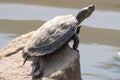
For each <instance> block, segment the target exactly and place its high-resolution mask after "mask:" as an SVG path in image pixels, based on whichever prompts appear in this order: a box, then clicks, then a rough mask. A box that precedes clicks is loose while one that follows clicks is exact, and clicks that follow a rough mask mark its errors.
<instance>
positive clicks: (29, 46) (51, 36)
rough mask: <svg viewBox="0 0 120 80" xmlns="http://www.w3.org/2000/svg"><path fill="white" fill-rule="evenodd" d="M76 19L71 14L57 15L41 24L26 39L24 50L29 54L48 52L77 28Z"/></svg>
mask: <svg viewBox="0 0 120 80" xmlns="http://www.w3.org/2000/svg"><path fill="white" fill-rule="evenodd" d="M77 23H78V21H77V19H76V18H75V17H74V16H72V15H65V16H57V17H55V18H53V19H52V20H50V21H48V22H46V23H45V24H43V25H42V26H41V27H40V28H39V29H38V30H36V31H35V33H34V34H33V35H32V37H31V38H30V39H29V40H28V41H27V43H26V44H25V47H24V52H25V53H26V54H27V55H29V56H43V55H46V54H50V53H52V52H54V51H55V50H57V49H58V48H60V47H61V46H62V45H64V44H65V43H67V42H68V41H69V40H70V39H71V37H72V35H73V34H74V33H75V32H76V30H77Z"/></svg>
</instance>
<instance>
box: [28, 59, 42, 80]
mask: <svg viewBox="0 0 120 80" xmlns="http://www.w3.org/2000/svg"><path fill="white" fill-rule="evenodd" d="M30 75H31V76H32V80H34V79H37V78H40V77H41V76H42V73H41V71H40V58H39V57H35V58H34V60H33V67H32V72H31V74H30Z"/></svg>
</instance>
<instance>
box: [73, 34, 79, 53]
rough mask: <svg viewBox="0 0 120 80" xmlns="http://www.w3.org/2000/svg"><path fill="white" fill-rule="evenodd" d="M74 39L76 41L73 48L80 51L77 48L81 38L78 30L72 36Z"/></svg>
mask: <svg viewBox="0 0 120 80" xmlns="http://www.w3.org/2000/svg"><path fill="white" fill-rule="evenodd" d="M72 39H73V41H74V43H73V49H74V50H76V51H78V52H79V50H77V48H78V45H79V38H78V35H77V32H76V33H75V34H74V35H73V36H72Z"/></svg>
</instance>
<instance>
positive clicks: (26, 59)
mask: <svg viewBox="0 0 120 80" xmlns="http://www.w3.org/2000/svg"><path fill="white" fill-rule="evenodd" d="M27 59H28V56H27V55H26V57H25V59H24V62H23V66H24V64H25V63H26V61H27Z"/></svg>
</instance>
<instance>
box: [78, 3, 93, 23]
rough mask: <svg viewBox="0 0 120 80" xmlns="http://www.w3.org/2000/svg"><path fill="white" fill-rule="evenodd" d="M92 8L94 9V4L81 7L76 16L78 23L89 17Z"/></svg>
mask: <svg viewBox="0 0 120 80" xmlns="http://www.w3.org/2000/svg"><path fill="white" fill-rule="evenodd" d="M94 10H95V6H94V5H90V6H88V7H85V8H83V9H81V10H80V12H79V13H78V14H77V16H76V19H77V20H78V24H80V23H81V22H82V21H83V20H84V19H86V18H87V17H89V16H90V15H91V14H92V13H93V12H94Z"/></svg>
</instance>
